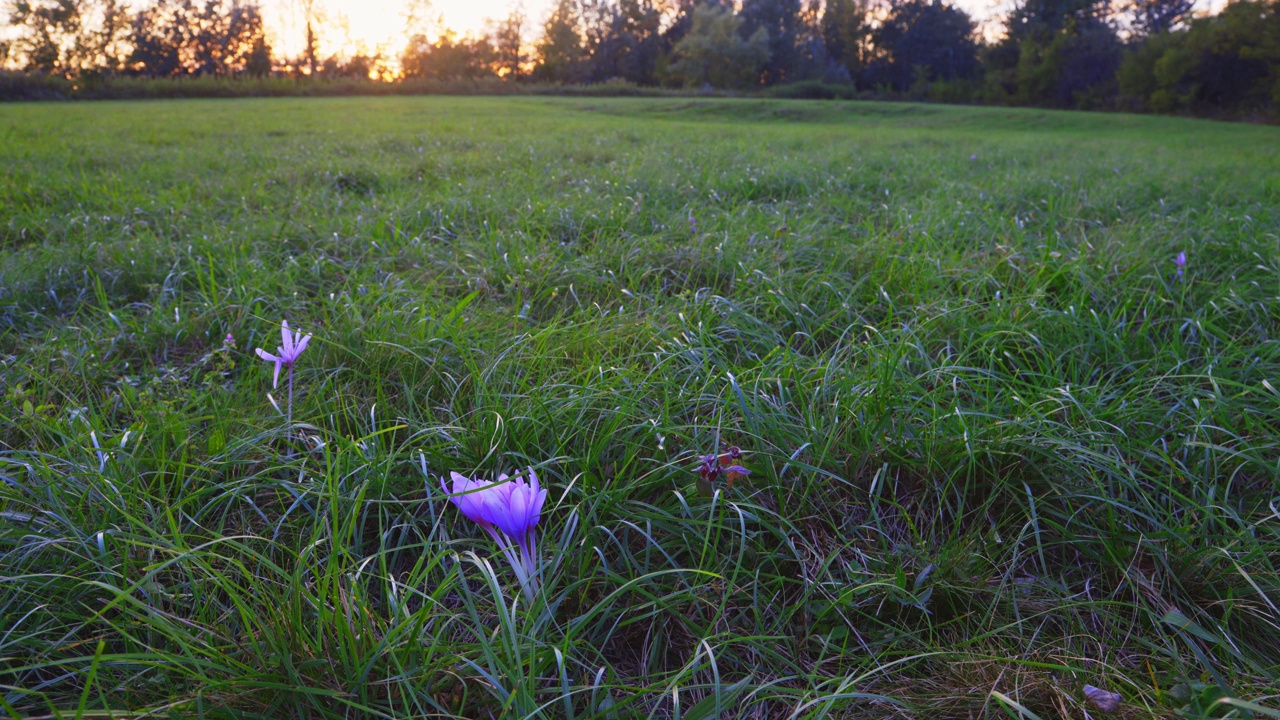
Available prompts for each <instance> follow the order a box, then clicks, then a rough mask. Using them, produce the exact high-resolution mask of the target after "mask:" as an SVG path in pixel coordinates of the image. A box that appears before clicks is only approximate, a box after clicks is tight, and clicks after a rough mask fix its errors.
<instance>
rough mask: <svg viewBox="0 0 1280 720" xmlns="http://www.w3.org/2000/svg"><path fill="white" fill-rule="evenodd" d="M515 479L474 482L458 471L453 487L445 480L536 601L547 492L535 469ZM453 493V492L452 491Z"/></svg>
mask: <svg viewBox="0 0 1280 720" xmlns="http://www.w3.org/2000/svg"><path fill="white" fill-rule="evenodd" d="M526 473H527V474H528V476H529V480H528V481H527V482H526V481H525V479H524V474H525V473H522V474H520V475H516V476H515V477H507V476H506V475H499V476H498V479H497V481H495V482H489V481H488V480H482V479H479V478H476V479H472V478H469V477H466V476H465V475H460V474H458V473H456V472H453V473H449V480H450V481H452V484H453V486H452V488H450V486H449V483H448V482H446V481H444V479H443V478H442V479H441V483H442V484H443V485H444V490H445V492H446V493H449V500H450V501H451V502H452V503H453V504H454V505H456V506H458V510H460V511H461V512H462V514H463V515H464V516H466V517H467V519H469V520H471V521H472V522H474V523H476V524H477V525H479V526H480V527H481V528H483V529H484V531H485V532H487V533H489V536H490V537H492V538H493V541H494V542H495V543H497V544H498V549H500V550H501V551H502V554H503V555H505V556H506V558H507V562H509V563H511V569H512V570H514V571H515V573H516V578H517V579H518V580H519V581H520V586H521V588H522V589H523V590H524V593H525V596H526V597H528V598H529V600H530V602H532V601H533V598H534V595H535V592H536V589H537V570H538V564H537V562H536V560H535V556H536V554H537V544H538V543H537V530H536V526H537V524H538V520H540V519H541V517H542V506H543V503H545V502H546V499H547V491H546V490H545V489H544V488H542V486H541V485H539V484H538V476H537V475H536V474H535V473H534V472H533V468H528V470H527V471H526ZM450 491H452V492H450Z"/></svg>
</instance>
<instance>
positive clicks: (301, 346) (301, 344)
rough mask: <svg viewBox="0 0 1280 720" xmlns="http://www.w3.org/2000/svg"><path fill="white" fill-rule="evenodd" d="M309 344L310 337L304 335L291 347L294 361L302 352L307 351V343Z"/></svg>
mask: <svg viewBox="0 0 1280 720" xmlns="http://www.w3.org/2000/svg"><path fill="white" fill-rule="evenodd" d="M309 342H311V336H310V335H306V336H304V337H303V338H302V339H301V340H299V341H298V343H297V344H296V345H294V346H293V357H294V359H297V357H298V356H299V355H301V354H302V351H303V350H306V349H307V343H309Z"/></svg>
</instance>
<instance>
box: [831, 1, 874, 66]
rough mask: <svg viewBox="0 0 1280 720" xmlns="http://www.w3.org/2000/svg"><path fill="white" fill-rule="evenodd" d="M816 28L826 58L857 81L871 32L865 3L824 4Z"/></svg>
mask: <svg viewBox="0 0 1280 720" xmlns="http://www.w3.org/2000/svg"><path fill="white" fill-rule="evenodd" d="M819 27H820V28H821V30H822V42H823V45H824V46H825V47H826V50H827V57H828V58H829V59H830V60H831V62H833V63H835V64H837V65H840V66H842V67H843V68H844V69H845V71H846V72H847V73H848V74H849V75H850V76H851V77H857V75H858V74H859V73H860V72H862V67H863V59H864V57H865V55H864V53H865V49H866V47H867V37H868V35H870V32H871V26H870V24H869V23H868V22H867V3H866V0H827V5H826V7H825V8H824V9H823V11H822V20H821V21H820V23H819Z"/></svg>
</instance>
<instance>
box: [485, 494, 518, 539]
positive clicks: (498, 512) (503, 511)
mask: <svg viewBox="0 0 1280 720" xmlns="http://www.w3.org/2000/svg"><path fill="white" fill-rule="evenodd" d="M484 511H485V518H486V519H487V520H488V521H489V522H491V523H493V524H494V525H497V526H498V528H499V529H501V530H502V532H504V533H506V534H508V535H511V536H512V537H515V533H514V532H513V531H512V529H513V523H512V520H511V510H510V508H509V507H507V504H506V503H505V502H504V498H502V497H501V496H500V495H499V494H498V493H484Z"/></svg>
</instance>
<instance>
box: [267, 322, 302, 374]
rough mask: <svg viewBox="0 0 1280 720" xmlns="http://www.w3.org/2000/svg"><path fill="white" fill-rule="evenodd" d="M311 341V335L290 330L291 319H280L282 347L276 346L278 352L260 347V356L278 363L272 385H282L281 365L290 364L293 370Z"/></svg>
mask: <svg viewBox="0 0 1280 720" xmlns="http://www.w3.org/2000/svg"><path fill="white" fill-rule="evenodd" d="M309 342H311V336H310V335H307V336H305V337H304V336H303V335H302V332H301V331H299V332H296V333H291V332H289V321H288V320H282V321H280V343H281V344H280V347H278V348H276V354H275V355H272V354H271V353H269V352H267V351H266V350H263V349H262V348H258V357H260V358H262V359H263V360H266V361H267V362H273V363H275V364H276V374H275V377H274V378H272V380H271V387H280V366H281V365H288V366H289V372H290V373H292V372H293V363H294V362H295V361H296V360H297V359H298V356H299V355H301V354H302V351H303V350H306V349H307V343H309Z"/></svg>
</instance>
